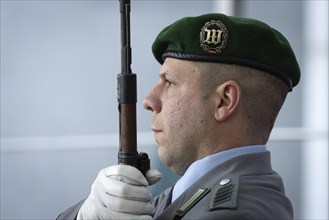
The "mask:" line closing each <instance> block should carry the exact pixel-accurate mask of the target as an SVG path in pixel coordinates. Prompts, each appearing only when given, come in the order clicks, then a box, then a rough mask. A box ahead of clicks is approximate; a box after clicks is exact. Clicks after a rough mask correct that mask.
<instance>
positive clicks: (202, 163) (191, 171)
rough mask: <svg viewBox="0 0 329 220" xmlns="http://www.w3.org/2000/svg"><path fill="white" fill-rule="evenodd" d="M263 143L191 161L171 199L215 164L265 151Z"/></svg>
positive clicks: (174, 198)
mask: <svg viewBox="0 0 329 220" xmlns="http://www.w3.org/2000/svg"><path fill="white" fill-rule="evenodd" d="M265 151H266V146H265V145H252V146H244V147H238V148H233V149H230V150H226V151H222V152H219V153H215V154H212V155H209V156H207V157H205V158H202V159H201V160H197V161H195V162H193V163H192V164H191V165H190V166H189V167H188V168H187V170H186V172H185V173H184V175H183V176H182V177H181V178H180V179H179V180H178V181H177V182H176V184H175V186H174V189H173V193H172V199H171V201H172V202H173V201H175V200H176V199H177V198H178V197H179V196H180V195H181V194H182V193H183V192H184V191H185V190H186V189H187V188H188V187H190V186H191V185H192V184H193V183H194V182H195V181H197V180H198V179H199V178H200V177H201V176H203V175H204V174H205V173H207V172H208V171H210V170H211V169H212V168H214V167H215V166H218V165H219V164H222V163H224V162H225V161H227V160H229V159H232V158H234V157H237V156H241V155H245V154H253V153H260V152H265Z"/></svg>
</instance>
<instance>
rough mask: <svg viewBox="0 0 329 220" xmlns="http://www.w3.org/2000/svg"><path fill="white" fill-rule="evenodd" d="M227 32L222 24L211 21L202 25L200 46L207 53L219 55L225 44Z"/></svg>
mask: <svg viewBox="0 0 329 220" xmlns="http://www.w3.org/2000/svg"><path fill="white" fill-rule="evenodd" d="M227 40H228V31H227V29H226V26H225V25H224V24H223V22H221V21H219V20H211V21H208V22H207V23H205V24H204V26H203V27H202V28H201V32H200V46H201V48H202V49H203V50H204V51H205V52H207V53H220V52H221V51H222V50H223V49H224V48H225V47H226V44H227Z"/></svg>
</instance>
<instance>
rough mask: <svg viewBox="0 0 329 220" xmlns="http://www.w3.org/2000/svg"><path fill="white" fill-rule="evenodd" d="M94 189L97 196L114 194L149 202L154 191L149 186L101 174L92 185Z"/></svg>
mask: <svg viewBox="0 0 329 220" xmlns="http://www.w3.org/2000/svg"><path fill="white" fill-rule="evenodd" d="M92 191H93V194H94V195H95V196H97V197H99V195H101V196H102V197H104V196H106V195H113V196H116V197H119V198H124V199H128V200H132V201H144V202H149V201H151V200H152V193H151V190H150V189H149V188H148V187H145V186H135V185H130V184H128V183H126V182H123V181H119V180H115V179H112V178H111V177H106V176H100V177H99V178H98V179H97V181H95V183H94V184H93V186H92ZM105 204H106V203H105Z"/></svg>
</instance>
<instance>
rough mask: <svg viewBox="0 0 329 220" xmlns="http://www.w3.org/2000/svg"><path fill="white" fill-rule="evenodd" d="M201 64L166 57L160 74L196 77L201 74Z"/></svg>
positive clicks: (181, 77) (176, 76)
mask: <svg viewBox="0 0 329 220" xmlns="http://www.w3.org/2000/svg"><path fill="white" fill-rule="evenodd" d="M200 71H201V70H200V68H199V66H198V65H197V64H196V63H195V62H193V61H187V60H179V59H174V58H166V60H165V62H164V63H163V65H162V66H161V68H160V76H169V77H170V76H171V77H175V78H180V79H183V78H191V77H192V78H195V77H198V76H199V75H200Z"/></svg>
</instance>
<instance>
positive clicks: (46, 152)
mask: <svg viewBox="0 0 329 220" xmlns="http://www.w3.org/2000/svg"><path fill="white" fill-rule="evenodd" d="M0 3H1V4H0V7H1V11H0V12H1V35H0V36H1V63H0V64H1V192H0V195H1V203H0V204H1V215H0V218H1V219H54V218H56V216H57V215H58V214H60V213H61V212H62V211H64V210H65V209H66V208H68V207H69V206H71V205H73V204H75V203H76V202H78V201H80V200H81V199H83V198H85V197H86V196H88V194H89V190H90V186H91V184H92V182H93V180H94V179H95V177H96V175H97V173H98V171H99V170H100V169H102V168H104V167H106V166H109V165H113V164H116V163H117V159H116V157H117V150H118V149H117V146H118V112H117V100H116V75H117V74H118V73H119V72H120V71H121V70H120V68H121V66H120V60H119V59H120V19H119V18H120V15H119V1H109V0H108V1H106V0H103V1H96V0H95V1H91V0H90V1H78V0H77V1H69V0H68V1H65V0H63V1H50V0H44V1H42V0H41V1H24V0H22V1H15V0H13V1H9V0H8V1H3V0H1V2H0ZM209 12H224V13H227V14H230V15H237V16H244V17H251V18H256V19H260V20H262V21H264V22H266V23H268V24H269V25H271V26H272V27H274V28H276V29H278V30H279V31H280V32H282V33H283V34H284V35H285V36H286V37H287V38H288V40H289V41H290V43H291V45H292V47H293V48H294V50H295V53H296V56H297V59H298V61H299V63H300V67H301V70H302V79H301V83H300V85H299V86H298V87H297V88H296V89H294V91H293V92H292V93H291V94H289V97H288V99H287V101H286V103H285V106H284V107H283V109H282V111H281V113H280V115H279V117H278V120H277V123H276V126H275V128H274V130H273V134H272V136H271V140H270V142H269V144H268V148H269V150H270V151H271V152H272V157H273V167H274V169H275V170H276V171H277V172H279V173H280V174H281V175H282V177H283V179H284V182H285V186H286V192H287V195H288V196H289V197H290V198H291V200H292V203H293V205H294V209H295V218H296V219H328V135H327V133H328V1H320V0H313V1H311V0H309V1H297V0H296V1H250V0H248V1H206V0H203V1H201V0H200V1H187V0H186V1H185V0H184V1H169V0H167V1H160V0H159V1H146V0H144V1H142V0H132V12H131V39H132V50H133V63H132V69H133V72H135V73H137V75H138V106H137V111H138V131H139V133H138V143H139V146H141V148H140V150H141V151H146V152H148V153H149V156H150V157H151V161H152V166H153V167H154V168H157V169H159V170H161V171H162V172H163V173H164V178H163V180H161V182H160V183H159V184H157V185H155V186H153V187H152V191H153V193H154V194H155V195H157V194H158V193H159V192H161V191H162V190H163V189H165V188H166V187H168V186H170V185H172V184H173V183H174V182H175V181H176V180H177V178H178V177H177V176H175V175H174V174H172V173H171V172H170V170H169V169H168V168H166V167H164V166H163V165H162V164H161V162H160V161H159V159H158V156H157V146H156V144H155V142H154V141H153V137H152V133H151V132H150V123H151V114H150V113H149V112H147V111H145V110H144V109H143V108H142V106H141V101H142V99H143V97H144V96H145V95H146V94H147V92H148V91H149V90H150V89H151V88H152V85H153V84H154V83H155V82H156V81H157V78H158V69H159V64H158V63H157V62H156V61H155V59H154V58H153V56H152V54H151V49H150V47H151V44H152V42H153V40H154V38H155V37H156V35H157V34H158V32H159V31H160V30H162V29H163V28H164V27H165V26H167V25H169V24H170V23H172V22H173V21H175V20H177V19H179V18H181V17H183V16H196V15H200V14H203V13H209ZM283 56H284V54H283Z"/></svg>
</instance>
